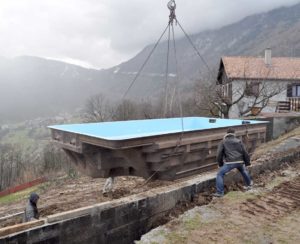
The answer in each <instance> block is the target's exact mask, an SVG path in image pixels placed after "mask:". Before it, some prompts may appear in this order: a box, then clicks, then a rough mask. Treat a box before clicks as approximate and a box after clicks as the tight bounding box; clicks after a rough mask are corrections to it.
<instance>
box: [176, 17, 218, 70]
mask: <svg viewBox="0 0 300 244" xmlns="http://www.w3.org/2000/svg"><path fill="white" fill-rule="evenodd" d="M177 23H178V25H179V27H180V29H181V30H182V32H183V33H184V35H185V36H186V38H187V39H188V41H189V43H190V44H191V45H192V47H193V48H194V50H195V51H196V53H197V54H198V56H199V57H200V59H201V60H202V62H203V63H204V65H205V66H206V68H207V69H208V71H209V72H210V74H212V71H211V70H210V68H209V66H208V64H207V62H206V61H205V59H204V58H203V57H202V55H201V54H200V52H199V51H198V49H197V47H196V46H195V44H194V43H193V41H192V39H191V38H190V36H189V35H188V34H187V33H186V32H185V30H184V29H183V27H182V26H181V24H180V23H179V21H178V20H177Z"/></svg>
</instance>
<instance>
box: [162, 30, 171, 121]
mask: <svg viewBox="0 0 300 244" xmlns="http://www.w3.org/2000/svg"><path fill="white" fill-rule="evenodd" d="M170 31H171V29H170V24H169V32H168V48H167V63H166V74H165V77H166V82H165V106H164V111H163V117H166V115H167V113H168V94H167V92H168V76H169V53H170Z"/></svg>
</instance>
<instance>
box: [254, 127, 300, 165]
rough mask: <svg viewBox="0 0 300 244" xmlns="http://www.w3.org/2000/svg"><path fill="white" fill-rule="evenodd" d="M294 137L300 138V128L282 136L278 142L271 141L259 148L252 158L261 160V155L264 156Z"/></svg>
mask: <svg viewBox="0 0 300 244" xmlns="http://www.w3.org/2000/svg"><path fill="white" fill-rule="evenodd" d="M293 136H300V127H298V128H296V129H294V130H292V131H290V132H288V133H286V134H284V135H282V136H280V137H279V138H277V139H276V140H273V141H269V142H267V143H265V144H263V145H261V146H260V147H259V148H257V149H256V150H255V151H254V154H253V156H252V158H253V159H257V158H259V157H260V156H261V155H263V154H264V153H265V152H267V151H270V150H271V149H273V148H274V147H275V146H277V145H278V144H280V143H281V142H283V141H285V140H286V139H287V138H290V137H293Z"/></svg>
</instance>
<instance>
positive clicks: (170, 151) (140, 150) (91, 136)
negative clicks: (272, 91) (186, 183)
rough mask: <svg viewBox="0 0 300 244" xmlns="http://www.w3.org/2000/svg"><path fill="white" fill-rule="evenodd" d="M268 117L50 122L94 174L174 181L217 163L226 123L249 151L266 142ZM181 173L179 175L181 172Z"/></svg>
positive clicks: (75, 158) (66, 147)
mask: <svg viewBox="0 0 300 244" xmlns="http://www.w3.org/2000/svg"><path fill="white" fill-rule="evenodd" d="M266 124H267V122H264V121H253V120H236V119H214V118H204V117H185V118H171V119H152V120H132V121H117V122H103V123H86V124H66V125H54V126H49V128H50V129H51V131H52V139H53V140H54V141H55V142H56V143H58V144H59V145H60V146H61V147H62V148H63V149H64V150H65V152H66V153H67V154H68V155H69V156H70V158H71V159H72V161H73V162H74V163H75V164H76V165H77V166H78V167H79V169H80V170H81V171H83V172H84V173H86V174H88V175H91V176H93V177H108V176H119V175H137V176H142V177H144V178H148V177H149V176H151V175H152V174H155V177H154V178H160V179H175V178H179V175H183V176H184V175H186V174H193V173H195V172H198V171H205V170H208V169H210V168H213V167H215V165H216V164H215V156H216V149H217V145H218V143H219V142H220V141H221V140H222V139H223V136H224V135H225V134H226V131H227V129H228V127H234V128H235V130H236V135H237V136H238V137H240V138H241V139H243V141H244V142H245V143H246V146H247V147H248V150H249V151H253V150H254V148H255V147H256V146H257V145H259V144H260V143H262V142H264V141H265V135H266ZM180 172H181V173H180Z"/></svg>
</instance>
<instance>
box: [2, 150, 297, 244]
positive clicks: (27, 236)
mask: <svg viewBox="0 0 300 244" xmlns="http://www.w3.org/2000/svg"><path fill="white" fill-rule="evenodd" d="M299 158H300V152H297V151H296V152H295V151H294V152H290V153H288V154H287V155H285V156H282V157H280V158H277V159H276V160H272V161H271V160H270V161H264V162H257V163H256V164H255V165H253V166H252V167H251V168H250V171H251V174H252V176H253V178H255V176H256V175H258V174H260V173H261V172H263V171H265V170H275V169H278V168H279V167H280V166H281V164H282V163H285V162H289V163H292V162H294V161H295V160H298V159H299ZM215 175H216V172H212V173H208V174H204V175H201V176H198V177H195V178H193V179H190V180H186V181H184V182H180V183H176V184H174V185H172V186H167V187H161V188H157V189H153V190H152V191H148V192H145V193H141V194H137V195H132V196H129V197H125V198H122V199H118V200H114V201H111V202H106V203H100V204H96V205H92V206H89V207H85V208H80V209H76V210H73V211H68V212H64V213H60V214H56V215H52V216H48V217H47V218H46V219H44V221H42V223H41V226H38V227H34V228H31V229H28V230H20V232H18V233H12V234H8V235H7V236H5V237H2V238H1V239H0V244H4V243H48V244H51V243H53V244H54V243H55V244H57V243H64V244H68V243H80V244H82V243H89V244H92V243H95V244H96V243H97V244H99V243H109V244H114V243H117V244H120V243H126V244H127V243H132V242H133V241H134V240H138V239H139V238H140V237H141V236H142V235H143V234H144V233H146V232H148V231H149V230H150V229H152V228H154V227H156V225H157V219H158V218H159V217H161V216H163V215H164V214H165V213H166V212H167V211H168V210H171V209H172V208H174V207H175V206H176V205H177V204H178V203H179V202H183V201H191V199H192V198H193V196H194V195H195V194H197V193H199V192H202V191H203V190H204V189H206V188H207V187H210V186H212V185H214V184H215ZM239 180H241V177H240V175H239V174H236V173H234V172H231V173H230V174H229V175H227V176H226V181H225V182H226V183H227V184H229V183H232V182H233V181H239ZM23 225H26V224H23ZM9 228H13V227H8V228H7V229H6V232H2V233H6V234H7V233H10V232H9ZM2 230H3V229H2ZM0 236H1V229H0Z"/></svg>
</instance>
